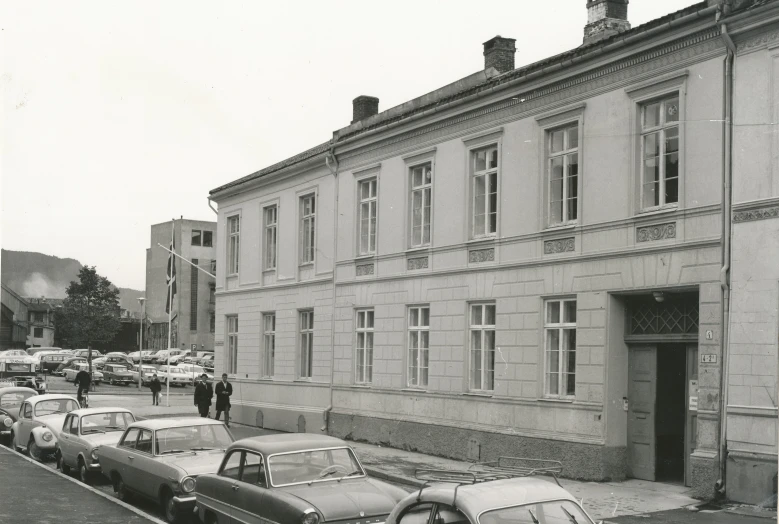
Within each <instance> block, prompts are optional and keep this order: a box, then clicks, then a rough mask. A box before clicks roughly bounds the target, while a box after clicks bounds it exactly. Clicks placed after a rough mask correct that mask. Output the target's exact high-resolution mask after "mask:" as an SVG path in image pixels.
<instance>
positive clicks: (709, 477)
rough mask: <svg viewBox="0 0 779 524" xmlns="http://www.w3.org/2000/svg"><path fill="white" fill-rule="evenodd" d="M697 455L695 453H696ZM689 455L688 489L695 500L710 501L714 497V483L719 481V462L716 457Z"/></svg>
mask: <svg viewBox="0 0 779 524" xmlns="http://www.w3.org/2000/svg"><path fill="white" fill-rule="evenodd" d="M696 453H697V451H696ZM696 453H693V454H692V455H690V479H691V480H690V488H692V496H693V497H695V498H696V499H702V500H710V499H713V498H715V496H716V494H717V493H716V491H717V490H716V483H717V480H718V479H719V460H718V458H717V455H712V456H710V455H696Z"/></svg>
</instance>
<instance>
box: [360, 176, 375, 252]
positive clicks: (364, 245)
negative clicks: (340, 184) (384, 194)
mask: <svg viewBox="0 0 779 524" xmlns="http://www.w3.org/2000/svg"><path fill="white" fill-rule="evenodd" d="M358 190H359V195H360V209H359V217H358V220H357V222H358V224H357V227H358V232H357V243H358V249H357V251H358V253H359V254H360V255H372V254H374V253H376V208H377V206H378V194H377V192H376V191H377V180H376V179H375V178H370V179H368V180H361V181H360V183H359V187H358Z"/></svg>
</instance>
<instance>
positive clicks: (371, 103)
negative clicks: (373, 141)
mask: <svg viewBox="0 0 779 524" xmlns="http://www.w3.org/2000/svg"><path fill="white" fill-rule="evenodd" d="M378 113H379V99H378V98H376V97H375V96H365V95H361V96H358V97H357V98H355V99H354V100H352V124H354V123H355V122H359V121H360V120H365V119H366V118H368V117H369V116H373V115H377V114H378Z"/></svg>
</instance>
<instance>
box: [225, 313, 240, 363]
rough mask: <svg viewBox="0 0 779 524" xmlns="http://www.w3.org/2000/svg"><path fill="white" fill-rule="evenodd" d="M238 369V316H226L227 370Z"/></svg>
mask: <svg viewBox="0 0 779 524" xmlns="http://www.w3.org/2000/svg"><path fill="white" fill-rule="evenodd" d="M237 370H238V317H237V316H229V317H227V372H228V373H236V371H237Z"/></svg>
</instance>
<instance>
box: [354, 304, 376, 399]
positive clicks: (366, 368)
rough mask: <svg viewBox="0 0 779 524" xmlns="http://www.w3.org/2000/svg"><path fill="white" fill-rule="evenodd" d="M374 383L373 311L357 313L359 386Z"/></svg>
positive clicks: (367, 310)
mask: <svg viewBox="0 0 779 524" xmlns="http://www.w3.org/2000/svg"><path fill="white" fill-rule="evenodd" d="M372 381H373V310H372V309H363V310H360V311H357V377H356V382H357V383H359V384H370V383H371V382H372Z"/></svg>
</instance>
